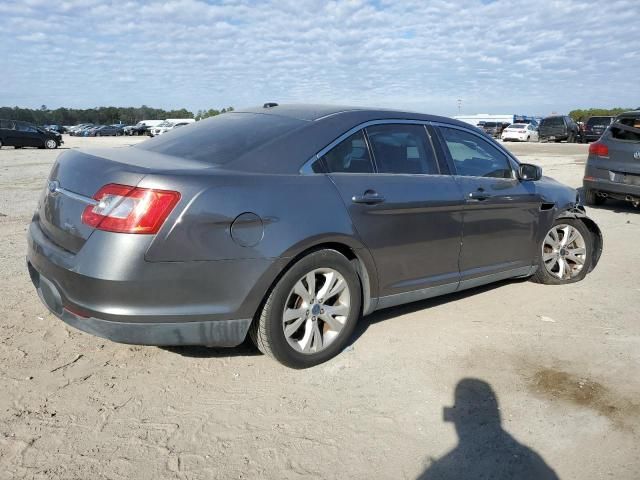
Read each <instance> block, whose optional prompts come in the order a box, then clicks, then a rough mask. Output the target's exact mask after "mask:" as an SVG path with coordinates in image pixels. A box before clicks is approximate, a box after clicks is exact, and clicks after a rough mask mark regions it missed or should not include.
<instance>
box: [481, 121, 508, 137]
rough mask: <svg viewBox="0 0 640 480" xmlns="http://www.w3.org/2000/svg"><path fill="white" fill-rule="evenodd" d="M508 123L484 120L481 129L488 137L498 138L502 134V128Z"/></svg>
mask: <svg viewBox="0 0 640 480" xmlns="http://www.w3.org/2000/svg"><path fill="white" fill-rule="evenodd" d="M507 125H508V124H505V123H500V122H485V123H484V125H482V127H481V128H482V131H484V133H486V134H487V135H489V136H490V137H494V138H498V137H500V135H501V134H502V130H504V129H505V128H506V127H507Z"/></svg>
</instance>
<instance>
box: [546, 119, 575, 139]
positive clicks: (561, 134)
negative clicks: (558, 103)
mask: <svg viewBox="0 0 640 480" xmlns="http://www.w3.org/2000/svg"><path fill="white" fill-rule="evenodd" d="M538 134H539V138H540V141H549V142H556V143H559V142H561V141H563V140H566V141H567V143H574V142H576V141H577V139H578V125H576V122H574V121H573V119H572V118H571V117H569V116H568V115H552V116H550V117H545V118H543V119H542V121H541V122H540V126H539V127H538Z"/></svg>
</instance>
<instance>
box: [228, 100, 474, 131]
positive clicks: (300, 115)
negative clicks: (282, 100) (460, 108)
mask: <svg viewBox="0 0 640 480" xmlns="http://www.w3.org/2000/svg"><path fill="white" fill-rule="evenodd" d="M266 105H268V104H265V106H262V107H252V108H245V109H240V110H234V111H233V112H231V113H257V114H264V115H279V116H282V117H289V118H295V119H297V120H303V121H307V122H315V121H321V120H325V119H329V118H331V117H333V118H335V117H344V118H360V119H362V120H361V122H367V121H370V120H386V119H396V120H400V119H403V120H421V121H432V122H444V123H451V124H454V125H460V126H464V127H468V126H469V124H468V123H464V122H461V121H459V120H455V119H452V118H448V117H441V116H438V115H430V114H425V113H418V112H411V111H403V110H391V109H386V108H374V107H355V106H348V105H322V104H283V105H276V106H271V107H266Z"/></svg>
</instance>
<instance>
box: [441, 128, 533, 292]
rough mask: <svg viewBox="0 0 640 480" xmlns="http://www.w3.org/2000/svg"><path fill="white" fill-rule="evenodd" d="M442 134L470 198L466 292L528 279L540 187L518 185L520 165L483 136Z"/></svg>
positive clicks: (462, 131) (463, 262)
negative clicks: (511, 279) (480, 286)
mask: <svg viewBox="0 0 640 480" xmlns="http://www.w3.org/2000/svg"><path fill="white" fill-rule="evenodd" d="M438 131H439V138H440V140H441V142H442V144H443V149H444V150H445V154H446V156H447V159H448V161H449V162H450V168H451V169H452V171H453V172H454V173H455V175H454V178H455V180H456V182H457V184H458V186H459V188H460V189H461V190H462V192H463V195H464V196H465V208H464V226H463V235H462V250H461V254H460V276H461V285H460V286H461V288H466V287H468V286H473V285H475V284H482V283H486V282H487V281H491V280H492V279H495V280H498V279H500V278H508V277H511V276H517V275H526V274H528V273H529V272H530V269H531V266H532V264H533V259H534V257H535V252H536V249H537V240H536V237H537V232H538V224H539V221H540V207H541V205H542V200H541V197H540V195H539V194H538V193H537V192H536V186H535V182H521V181H520V180H518V178H517V176H516V174H515V168H516V167H517V164H516V162H515V161H514V160H513V159H511V158H510V156H509V155H508V154H507V153H506V151H504V150H502V149H501V148H500V147H499V146H498V145H497V144H494V143H493V142H491V141H489V140H487V139H485V138H482V136H481V135H478V134H476V133H475V132H472V131H470V130H468V129H466V128H462V127H458V126H452V125H439V126H438Z"/></svg>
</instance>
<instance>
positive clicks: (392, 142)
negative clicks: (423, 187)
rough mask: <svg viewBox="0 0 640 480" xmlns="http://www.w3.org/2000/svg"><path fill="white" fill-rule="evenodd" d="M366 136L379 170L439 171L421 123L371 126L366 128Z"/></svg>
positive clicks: (418, 172)
mask: <svg viewBox="0 0 640 480" xmlns="http://www.w3.org/2000/svg"><path fill="white" fill-rule="evenodd" d="M367 136H368V137H369V142H370V143H371V149H372V150H373V157H374V160H375V162H376V166H377V168H378V173H399V174H414V175H416V174H417V175H420V174H422V175H425V174H426V175H437V174H439V173H440V172H439V170H438V164H437V161H436V158H435V155H434V153H433V149H432V148H431V142H430V141H429V138H428V137H427V133H426V130H425V127H424V125H412V124H384V125H374V126H371V127H367Z"/></svg>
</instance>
